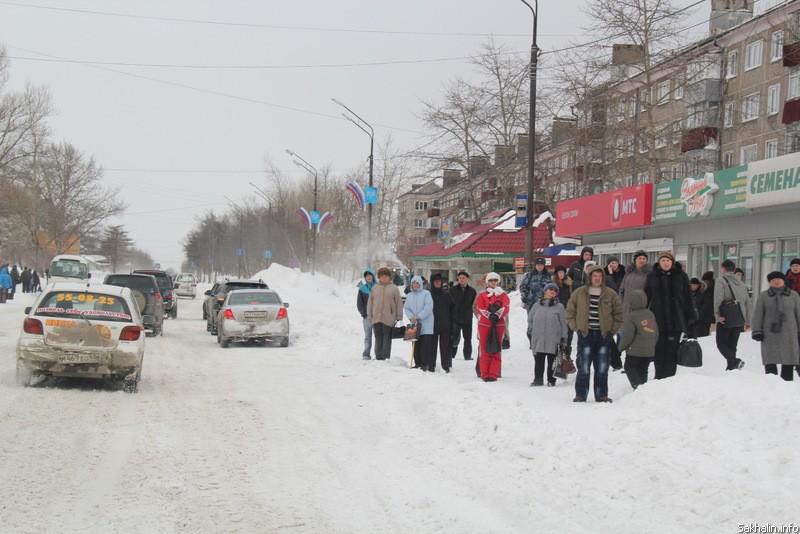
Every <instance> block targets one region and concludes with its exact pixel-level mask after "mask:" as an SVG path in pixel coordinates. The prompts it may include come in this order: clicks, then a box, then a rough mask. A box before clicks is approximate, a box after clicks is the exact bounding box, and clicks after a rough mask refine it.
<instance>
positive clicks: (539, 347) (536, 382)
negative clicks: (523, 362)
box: [528, 283, 568, 387]
mask: <svg viewBox="0 0 800 534" xmlns="http://www.w3.org/2000/svg"><path fill="white" fill-rule="evenodd" d="M528 325H529V326H530V327H531V328H530V330H531V351H532V352H533V358H534V362H535V363H534V368H533V382H531V386H533V387H535V386H543V385H544V368H545V362H546V365H547V385H548V386H555V385H556V378H555V376H553V362H554V360H555V357H556V352H557V351H558V349H559V347H565V346H566V343H567V331H568V328H567V319H566V311H565V310H564V306H563V305H562V304H561V303H560V302H559V301H558V286H557V285H556V284H554V283H549V284H547V285H546V286H544V296H542V298H541V299H539V300H538V301H537V302H535V303H534V304H533V306H531V311H530V312H529V313H528Z"/></svg>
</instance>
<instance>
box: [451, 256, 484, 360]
mask: <svg viewBox="0 0 800 534" xmlns="http://www.w3.org/2000/svg"><path fill="white" fill-rule="evenodd" d="M457 278H458V283H457V284H456V285H454V286H453V287H452V288H451V289H450V296H451V297H452V298H453V328H452V331H451V334H452V352H451V354H452V357H453V358H455V357H456V354H458V341H459V337H461V336H463V338H464V359H465V360H471V359H472V317H473V314H472V304H473V303H474V302H475V299H476V298H477V296H478V293H477V292H476V291H475V288H474V287H472V286H471V285H469V274H467V273H466V272H464V271H461V272H460V273H458V277H457Z"/></svg>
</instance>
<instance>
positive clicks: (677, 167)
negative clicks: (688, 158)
mask: <svg viewBox="0 0 800 534" xmlns="http://www.w3.org/2000/svg"><path fill="white" fill-rule="evenodd" d="M680 175H681V166H680V164H676V165H673V166H672V179H673V180H677V179H678V177H679V176H680Z"/></svg>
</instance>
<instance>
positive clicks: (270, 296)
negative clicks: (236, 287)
mask: <svg viewBox="0 0 800 534" xmlns="http://www.w3.org/2000/svg"><path fill="white" fill-rule="evenodd" d="M280 303H281V299H279V298H278V295H276V294H275V293H263V292H258V293H256V292H253V293H249V292H244V291H241V292H240V291H237V292H235V293H231V296H230V297H229V298H228V305H230V306H236V305H243V304H280Z"/></svg>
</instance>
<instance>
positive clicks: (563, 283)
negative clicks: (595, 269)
mask: <svg viewBox="0 0 800 534" xmlns="http://www.w3.org/2000/svg"><path fill="white" fill-rule="evenodd" d="M550 280H551V281H552V282H553V283H554V284H555V285H557V286H558V301H559V302H560V303H561V305H562V306H564V309H565V310H566V309H567V302H569V298H570V297H571V296H572V289H573V286H572V278H570V277H569V276H567V269H566V267H564V266H563V265H559V266H558V267H556V273H555V274H554V275H553V278H551V279H550ZM574 335H575V332H573V331H572V330H570V329H569V328H568V329H567V346H566V354H568V355H569V354H572V337H573V336H574Z"/></svg>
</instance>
